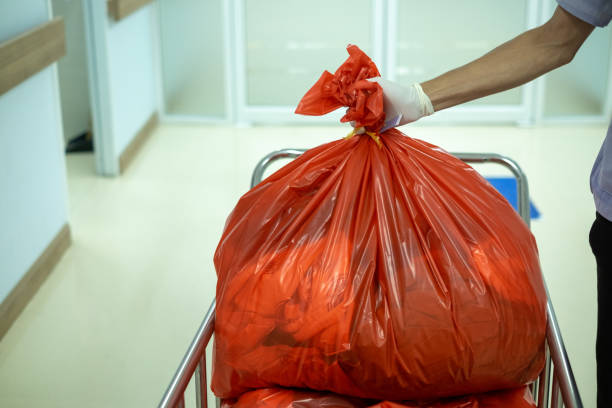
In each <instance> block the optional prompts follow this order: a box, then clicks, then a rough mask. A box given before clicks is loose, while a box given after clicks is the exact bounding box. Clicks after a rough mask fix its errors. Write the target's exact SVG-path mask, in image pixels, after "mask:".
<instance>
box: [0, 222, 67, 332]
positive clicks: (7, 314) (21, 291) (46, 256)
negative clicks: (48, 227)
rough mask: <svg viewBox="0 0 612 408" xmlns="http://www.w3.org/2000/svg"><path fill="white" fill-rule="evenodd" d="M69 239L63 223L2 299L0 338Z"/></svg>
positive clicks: (23, 307)
mask: <svg viewBox="0 0 612 408" xmlns="http://www.w3.org/2000/svg"><path fill="white" fill-rule="evenodd" d="M71 241H72V239H71V235H70V226H69V225H68V224H64V226H63V227H62V229H60V231H59V232H58V233H57V235H55V237H54V238H53V240H52V241H51V243H49V245H48V246H47V248H46V249H45V250H44V251H43V253H42V254H41V255H40V256H39V257H38V259H36V262H34V264H33V265H32V266H31V267H30V269H29V270H28V271H27V272H26V274H25V275H23V277H22V278H21V280H20V281H19V283H18V284H17V285H16V286H15V287H14V288H13V290H12V291H11V293H9V294H8V296H7V297H6V299H4V301H2V304H0V339H2V337H4V335H5V334H6V332H8V330H9V329H10V328H11V326H12V325H13V323H14V322H15V320H17V318H18V317H19V315H20V314H21V312H22V311H23V309H25V307H26V306H27V305H28V303H29V302H30V300H31V299H32V298H33V297H34V295H35V294H36V292H38V289H39V288H40V287H41V286H42V284H43V283H44V282H45V279H47V276H49V274H50V273H51V271H52V270H53V268H54V267H55V265H57V263H58V262H59V260H60V259H61V258H62V256H63V255H64V253H65V252H66V250H67V249H68V247H69V246H70V243H71Z"/></svg>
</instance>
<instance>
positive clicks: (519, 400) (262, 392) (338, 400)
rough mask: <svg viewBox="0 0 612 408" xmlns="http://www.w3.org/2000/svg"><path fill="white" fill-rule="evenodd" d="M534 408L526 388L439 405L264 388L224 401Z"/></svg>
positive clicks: (242, 404)
mask: <svg viewBox="0 0 612 408" xmlns="http://www.w3.org/2000/svg"><path fill="white" fill-rule="evenodd" d="M332 407H333V408H535V407H536V404H535V402H534V401H533V398H532V396H531V392H530V391H529V389H528V388H527V387H520V388H516V389H512V390H504V391H497V392H491V393H486V394H479V395H475V396H467V397H459V398H452V399H448V400H446V401H436V402H422V403H415V402H389V401H384V402H380V403H375V402H372V401H367V400H360V399H357V398H351V397H345V396H342V395H336V394H331V393H323V392H315V391H304V390H290V389H284V388H263V389H259V390H255V391H250V392H247V393H245V394H243V395H241V396H240V397H238V398H237V399H233V400H224V401H223V402H222V404H221V408H332Z"/></svg>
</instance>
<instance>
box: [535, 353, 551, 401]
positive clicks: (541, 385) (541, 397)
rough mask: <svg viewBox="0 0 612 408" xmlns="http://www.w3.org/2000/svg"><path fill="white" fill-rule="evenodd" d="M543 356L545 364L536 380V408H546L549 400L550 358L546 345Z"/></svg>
mask: <svg viewBox="0 0 612 408" xmlns="http://www.w3.org/2000/svg"><path fill="white" fill-rule="evenodd" d="M544 355H545V358H546V363H545V365H544V370H542V373H541V374H540V378H539V379H538V408H547V407H548V398H549V394H548V392H549V390H550V371H551V358H550V350H549V349H548V343H546V345H545V350H544Z"/></svg>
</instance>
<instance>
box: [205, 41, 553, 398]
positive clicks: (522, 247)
mask: <svg viewBox="0 0 612 408" xmlns="http://www.w3.org/2000/svg"><path fill="white" fill-rule="evenodd" d="M349 52H350V54H351V56H350V57H349V59H348V60H347V62H346V63H345V64H343V65H342V66H341V67H340V68H339V69H338V71H336V74H334V75H333V76H330V75H331V74H324V75H323V76H322V78H321V79H320V80H319V81H318V82H317V84H316V85H315V86H314V87H313V89H311V90H310V91H309V92H308V93H307V94H306V96H305V97H304V99H303V100H302V102H301V103H300V107H299V109H298V112H307V113H312V112H314V113H317V114H318V113H323V112H325V111H327V110H329V109H333V108H334V107H336V106H339V105H341V104H350V105H349V106H350V109H349V112H348V113H347V117H346V120H356V121H357V122H358V123H359V124H362V125H365V126H367V128H368V129H369V130H371V131H372V132H376V131H378V129H380V126H381V123H382V121H383V120H384V114H383V113H382V109H383V107H382V103H378V102H376V101H378V100H381V101H382V99H381V93H380V92H381V91H380V88H379V87H378V85H377V84H370V83H369V82H368V81H364V80H362V79H363V78H364V77H368V76H373V75H377V74H378V72H377V71H376V69H375V67H374V66H373V64H372V63H371V61H370V60H369V59H368V58H367V56H365V54H363V53H362V52H361V51H360V50H359V49H358V48H357V47H349ZM366 82H367V83H368V84H369V85H368V84H365V83H366ZM372 85H374V86H372ZM317 95H318V96H317ZM334 98H336V99H337V101H336V102H334ZM372 98H374V100H375V103H374V102H371V99H372ZM371 135H372V136H375V137H377V138H378V139H379V142H380V146H379V145H378V143H377V142H376V141H375V140H374V137H370V136H369V135H365V134H364V135H360V136H354V137H351V138H349V139H342V140H338V141H335V142H331V143H328V144H325V145H322V146H319V147H316V148H314V149H311V150H309V151H307V152H306V153H304V154H303V155H302V156H300V157H299V158H297V159H295V160H294V161H292V162H291V163H289V164H288V165H286V166H284V167H283V168H281V169H280V170H279V171H277V172H276V173H274V174H272V175H271V176H270V177H268V178H267V179H265V180H264V181H262V182H261V183H260V184H259V185H257V186H256V187H255V188H253V189H252V190H250V191H249V192H248V193H246V194H245V195H244V196H243V197H242V198H241V199H240V201H239V202H238V204H237V205H236V207H235V209H234V211H233V212H232V214H231V215H230V217H229V218H228V220H227V223H226V226H225V231H224V233H223V236H222V238H221V241H220V243H219V246H218V248H217V251H216V254H215V259H214V260H215V266H216V269H217V275H218V283H217V311H216V323H215V346H214V364H213V378H212V388H213V391H214V392H215V394H217V395H218V396H220V397H222V398H232V397H237V396H238V395H240V394H242V393H244V392H246V391H248V390H250V389H256V388H266V387H274V386H281V387H295V388H306V389H313V390H329V391H332V392H335V393H339V394H344V395H351V396H356V397H361V398H373V399H377V400H421V399H431V398H439V397H446V396H455V395H467V394H475V393H481V392H486V391H491V390H496V389H506V388H512V387H517V386H521V385H523V384H526V383H528V382H529V381H531V380H533V379H535V378H536V377H537V375H538V373H539V372H540V371H541V369H542V367H543V363H544V353H543V350H544V348H543V346H544V339H545V329H546V314H545V306H546V294H545V290H544V286H543V282H542V277H541V272H540V268H539V262H538V253H537V248H536V244H535V241H534V238H533V236H532V235H531V233H530V231H529V229H528V228H527V226H526V225H525V223H524V222H523V221H522V220H521V219H520V217H519V216H518V214H517V213H516V212H515V211H514V209H513V208H512V207H511V206H510V205H509V204H508V202H507V201H506V200H505V199H504V198H503V197H502V196H501V195H500V194H499V193H498V192H497V191H496V190H495V189H494V188H493V187H492V186H491V185H490V184H489V183H488V182H487V181H486V180H485V179H483V178H482V177H481V176H480V175H479V174H478V173H477V172H476V171H475V170H474V169H472V168H471V167H470V166H468V165H466V164H465V163H463V162H462V161H460V160H458V159H456V158H455V157H453V156H451V155H449V154H448V153H446V152H445V151H443V150H442V149H440V148H438V147H436V146H433V145H431V144H428V143H426V142H423V141H419V140H416V139H411V138H409V137H407V136H405V135H404V134H402V133H401V132H399V131H398V130H389V131H387V132H384V133H383V134H380V135H377V134H375V133H372V134H371Z"/></svg>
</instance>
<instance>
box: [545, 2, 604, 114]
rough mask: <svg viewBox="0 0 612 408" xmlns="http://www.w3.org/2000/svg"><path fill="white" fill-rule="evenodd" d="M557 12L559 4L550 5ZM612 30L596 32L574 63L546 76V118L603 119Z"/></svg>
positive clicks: (597, 30) (552, 3)
mask: <svg viewBox="0 0 612 408" xmlns="http://www.w3.org/2000/svg"><path fill="white" fill-rule="evenodd" d="M550 3H551V4H550V9H551V13H550V14H552V10H554V8H555V6H556V3H555V2H552V1H551V2H550ZM610 34H611V31H610V26H608V27H607V28H604V29H602V28H596V29H595V30H594V31H593V32H592V33H591V35H590V36H589V38H588V39H587V40H586V42H585V43H584V44H583V45H582V47H581V48H580V50H579V51H578V54H576V56H575V57H574V60H573V61H572V62H571V63H570V64H568V65H566V66H564V67H561V68H559V69H557V70H555V71H552V72H550V73H549V74H547V76H546V88H545V89H546V91H545V96H544V116H545V117H560V116H577V115H601V114H603V113H604V112H603V108H604V104H605V99H606V91H607V87H608V69H609V63H610Z"/></svg>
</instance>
